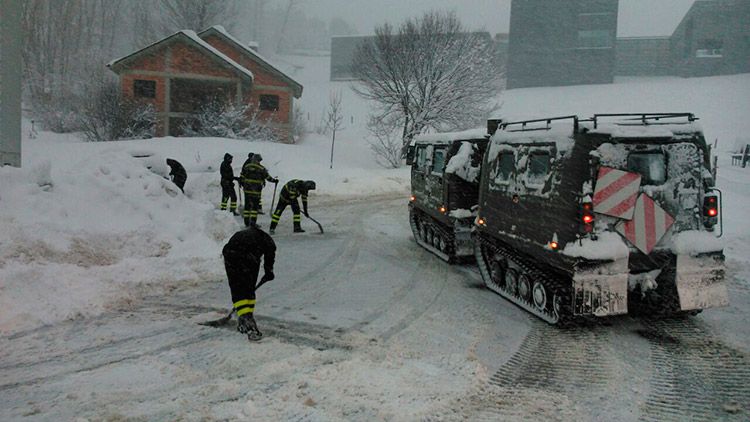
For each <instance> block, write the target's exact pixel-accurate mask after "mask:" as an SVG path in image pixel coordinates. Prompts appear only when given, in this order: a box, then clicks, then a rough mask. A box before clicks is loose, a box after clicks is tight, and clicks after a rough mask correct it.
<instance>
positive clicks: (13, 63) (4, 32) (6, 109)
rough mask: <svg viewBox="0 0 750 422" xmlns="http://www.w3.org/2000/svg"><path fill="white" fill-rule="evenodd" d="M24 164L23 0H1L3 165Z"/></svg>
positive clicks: (0, 145) (0, 128)
mask: <svg viewBox="0 0 750 422" xmlns="http://www.w3.org/2000/svg"><path fill="white" fill-rule="evenodd" d="M5 165H10V166H15V167H21V0H0V166H5Z"/></svg>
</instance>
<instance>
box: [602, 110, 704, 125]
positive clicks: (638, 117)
mask: <svg viewBox="0 0 750 422" xmlns="http://www.w3.org/2000/svg"><path fill="white" fill-rule="evenodd" d="M608 117H627V118H626V119H624V121H628V122H640V124H641V125H648V124H667V123H675V122H674V121H669V122H661V120H662V119H679V118H683V117H684V118H686V119H687V121H685V122H684V123H692V122H694V121H696V120H698V118H697V117H695V115H694V114H693V113H610V114H594V118H593V121H594V129H596V128H597V125H598V123H599V120H600V119H602V118H608ZM634 124H636V123H634Z"/></svg>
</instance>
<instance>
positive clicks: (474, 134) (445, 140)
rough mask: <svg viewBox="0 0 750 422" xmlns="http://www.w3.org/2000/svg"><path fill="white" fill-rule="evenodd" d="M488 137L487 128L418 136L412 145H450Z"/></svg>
mask: <svg viewBox="0 0 750 422" xmlns="http://www.w3.org/2000/svg"><path fill="white" fill-rule="evenodd" d="M486 137H487V128H476V129H469V130H464V131H460V132H442V133H426V134H424V135H417V136H415V137H414V139H413V140H412V145H414V144H415V143H417V142H420V143H429V144H449V143H452V142H455V141H464V140H468V139H482V138H486Z"/></svg>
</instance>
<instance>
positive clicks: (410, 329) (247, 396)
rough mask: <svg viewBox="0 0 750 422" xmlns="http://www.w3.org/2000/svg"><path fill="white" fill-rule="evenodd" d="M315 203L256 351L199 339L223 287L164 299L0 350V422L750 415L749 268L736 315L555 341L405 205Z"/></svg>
mask: <svg viewBox="0 0 750 422" xmlns="http://www.w3.org/2000/svg"><path fill="white" fill-rule="evenodd" d="M322 202H324V201H323V200H322V199H316V202H315V203H313V204H312V206H311V212H312V214H313V216H314V217H315V218H317V219H318V220H319V221H320V222H321V223H322V224H323V226H324V227H325V229H326V233H325V234H324V235H320V234H317V233H316V232H315V231H316V228H315V226H314V225H313V224H311V223H309V222H303V224H304V225H305V227H306V228H307V229H308V233H306V234H304V235H293V234H292V233H291V222H290V221H289V220H290V217H291V216H289V215H285V216H284V217H282V222H281V225H280V227H279V230H277V235H276V237H275V239H276V241H277V245H278V248H279V254H278V257H277V268H276V278H277V279H276V280H275V281H273V282H271V283H269V284H267V285H266V286H264V287H263V288H261V289H260V290H259V292H258V307H257V319H258V323H259V326H260V328H261V330H262V331H264V334H265V335H266V338H264V339H263V340H262V341H261V342H259V343H252V344H250V343H248V342H247V340H245V338H244V337H243V336H242V335H239V334H237V333H236V332H234V331H233V328H231V327H230V328H231V329H216V328H209V327H203V326H198V325H197V324H195V322H197V321H202V320H206V319H212V318H215V317H218V316H220V315H221V314H222V312H223V311H222V310H225V309H226V308H227V305H228V304H229V292H228V288H227V286H226V282H225V281H224V280H216V281H215V282H211V283H195V284H191V285H187V286H170V287H169V288H166V290H167V291H168V293H166V294H164V295H159V296H158V297H157V296H149V297H144V298H141V299H138V300H133V301H130V302H128V303H122V304H121V305H120V306H119V308H118V309H116V310H112V311H110V312H108V313H106V314H105V315H103V316H102V317H100V318H96V319H85V318H80V319H75V320H70V321H66V322H63V323H60V324H57V325H52V326H46V327H43V328H41V329H37V330H32V331H26V332H19V333H15V334H13V335H12V336H10V337H5V338H2V340H0V346H2V347H1V349H2V359H1V360H0V420H3V421H6V420H75V419H76V418H83V419H86V420H131V419H132V420H236V419H260V420H279V419H281V420H326V421H328V420H405V421H406V420H420V419H427V420H464V419H467V420H498V419H501V420H527V419H531V420H573V418H575V419H578V420H603V419H608V420H613V421H634V420H658V421H662V420H675V421H676V420H685V419H687V418H693V419H695V420H717V419H722V420H738V421H739V420H747V418H748V415H750V384H749V383H748V382H747V380H748V379H750V335H748V328H747V327H746V325H747V324H744V323H743V322H742V321H746V320H747V319H748V316H749V315H748V314H750V311H749V310H748V305H750V288H748V284H747V281H746V280H747V276H748V273H750V271H749V268H750V266H749V264H748V262H746V261H745V260H743V259H738V258H732V257H731V256H730V259H729V262H730V265H731V266H733V267H731V268H730V269H729V274H730V277H731V279H730V293H731V297H732V305H731V306H730V307H728V308H725V309H720V310H708V311H706V312H704V313H703V314H701V315H699V316H697V317H694V318H688V319H675V320H668V321H651V320H644V319H633V318H629V317H627V318H619V319H611V320H607V321H606V323H598V324H593V323H592V324H589V325H585V326H579V327H574V328H568V329H558V328H554V327H550V326H548V325H546V324H545V323H543V322H541V321H538V320H536V319H534V318H532V317H530V316H529V315H528V314H526V313H525V312H524V311H522V310H520V309H518V308H516V307H515V306H513V305H512V304H510V303H509V302H507V301H505V300H503V299H502V298H500V297H499V296H498V295H495V294H493V293H491V292H490V291H488V290H486V289H484V287H483V285H482V282H481V279H480V277H479V275H478V274H477V273H476V272H475V269H474V268H473V267H472V266H471V265H466V266H447V265H446V264H444V263H443V262H442V261H440V260H438V259H437V258H435V257H433V256H432V255H430V254H429V253H428V252H426V251H424V250H422V249H419V248H417V247H416V245H415V244H414V242H413V239H412V237H411V233H410V231H409V227H408V222H407V218H406V203H405V200H404V199H403V198H394V197H375V198H370V199H368V200H361V201H354V202H351V201H349V202H343V201H342V202H338V203H329V204H328V205H326V206H325V207H321V206H318V204H319V203H322ZM737 215H741V214H737ZM318 216H320V218H318ZM264 217H265V218H263V219H261V221H262V222H263V223H264V224H267V223H268V216H267V215H266V216H264ZM741 240H742V239H740V240H737V241H736V242H737V244H736V245H735V248H738V247H739V246H740V245H745V244H746V243H745V242H744V241H741ZM731 247H732V244H731V242H730V251H731ZM742 325H745V327H742Z"/></svg>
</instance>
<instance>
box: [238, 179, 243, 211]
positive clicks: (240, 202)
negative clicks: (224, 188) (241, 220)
mask: <svg viewBox="0 0 750 422" xmlns="http://www.w3.org/2000/svg"><path fill="white" fill-rule="evenodd" d="M237 209H238V210H240V211H237V212H239V213H240V214H241V213H242V211H241V210H242V183H238V184H237Z"/></svg>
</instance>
